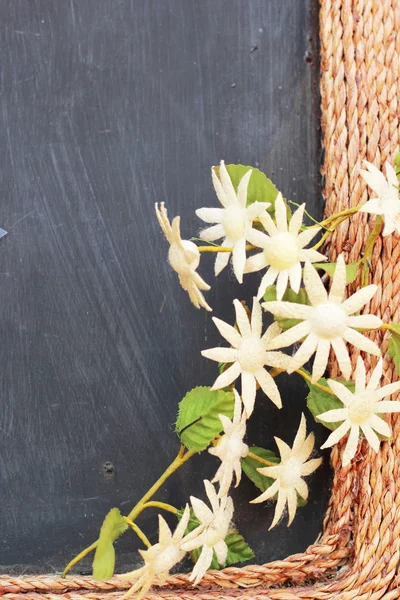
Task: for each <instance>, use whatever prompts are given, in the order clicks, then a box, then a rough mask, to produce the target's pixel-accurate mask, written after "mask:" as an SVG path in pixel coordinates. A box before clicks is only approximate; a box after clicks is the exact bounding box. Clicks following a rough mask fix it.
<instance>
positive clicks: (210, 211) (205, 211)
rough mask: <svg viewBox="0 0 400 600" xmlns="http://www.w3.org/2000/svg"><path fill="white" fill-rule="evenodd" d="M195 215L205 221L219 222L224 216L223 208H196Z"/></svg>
mask: <svg viewBox="0 0 400 600" xmlns="http://www.w3.org/2000/svg"><path fill="white" fill-rule="evenodd" d="M196 215H197V216H198V217H199V219H201V220H202V221H204V222H205V223H221V221H222V219H223V216H224V209H223V208H198V209H197V210H196Z"/></svg>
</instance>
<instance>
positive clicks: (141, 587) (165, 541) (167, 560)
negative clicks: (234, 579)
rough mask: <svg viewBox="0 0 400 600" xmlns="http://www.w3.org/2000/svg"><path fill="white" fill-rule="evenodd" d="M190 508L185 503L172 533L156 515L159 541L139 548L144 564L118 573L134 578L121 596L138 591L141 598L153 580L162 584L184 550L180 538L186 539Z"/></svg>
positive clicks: (127, 577)
mask: <svg viewBox="0 0 400 600" xmlns="http://www.w3.org/2000/svg"><path fill="white" fill-rule="evenodd" d="M189 518H190V510H189V506H188V505H186V508H185V510H184V513H183V515H182V518H181V520H180V522H179V524H178V526H177V528H176V529H175V532H174V533H173V534H172V533H171V530H170V528H169V527H168V525H167V523H166V522H165V520H164V519H163V517H162V516H161V515H158V524H159V525H158V527H159V541H158V544H154V546H151V547H150V548H149V549H148V550H139V552H140V554H141V556H142V558H143V560H144V566H143V567H141V568H140V569H136V570H135V571H131V572H130V573H124V574H123V575H118V577H119V578H120V579H127V580H128V581H131V580H136V581H135V583H134V585H133V586H132V587H131V589H130V590H129V591H128V592H127V593H126V594H124V596H123V598H129V597H130V596H132V594H134V593H136V592H139V594H138V596H137V599H136V600H139V598H143V596H144V595H145V594H146V592H147V591H148V590H149V589H150V587H151V586H152V585H153V583H154V582H157V583H158V584H160V585H162V584H163V583H164V582H165V580H166V578H167V577H168V574H169V572H170V570H171V569H172V567H174V566H175V565H176V564H177V563H178V562H180V561H181V560H182V558H183V557H184V556H185V551H184V550H182V540H184V539H186V538H184V537H183V536H184V535H185V531H186V528H187V526H188V523H189Z"/></svg>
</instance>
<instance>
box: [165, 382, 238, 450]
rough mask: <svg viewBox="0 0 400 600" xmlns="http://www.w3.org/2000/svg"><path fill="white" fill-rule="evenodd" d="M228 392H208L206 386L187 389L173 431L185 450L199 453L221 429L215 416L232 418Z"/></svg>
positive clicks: (231, 396) (232, 402)
mask: <svg viewBox="0 0 400 600" xmlns="http://www.w3.org/2000/svg"><path fill="white" fill-rule="evenodd" d="M234 404H235V398H234V395H233V393H232V392H224V391H223V390H215V391H211V390H210V388H209V387H203V386H200V387H196V388H193V389H192V390H190V392H188V393H187V394H186V396H185V397H184V398H183V400H181V401H180V403H179V412H178V419H177V421H176V432H177V434H178V436H179V438H180V439H181V442H182V444H184V445H185V446H186V448H188V449H189V450H194V451H195V452H201V451H202V450H205V449H206V448H207V446H209V444H210V442H211V441H212V440H213V439H214V438H215V436H216V435H218V434H219V433H220V432H221V431H222V425H221V421H220V420H219V417H218V415H220V414H222V415H226V416H227V417H229V418H230V419H231V418H232V417H233V407H234Z"/></svg>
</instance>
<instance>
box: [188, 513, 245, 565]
mask: <svg viewBox="0 0 400 600" xmlns="http://www.w3.org/2000/svg"><path fill="white" fill-rule="evenodd" d="M182 515H183V509H182V510H179V511H178V512H177V517H178V520H179V521H180V520H181V518H182ZM199 525H200V521H199V520H198V519H197V517H196V515H195V514H194V512H193V509H192V508H191V509H190V520H189V524H188V526H187V528H186V532H185V534H186V535H187V534H188V533H190V532H191V531H193V529H196V527H198V526H199ZM225 543H226V545H227V546H228V556H227V558H226V562H225V563H224V564H223V565H220V564H219V563H218V560H217V556H216V554H215V552H214V555H213V559H212V563H211V565H210V567H209V568H210V569H224V568H225V567H230V566H231V565H235V564H237V563H242V562H246V561H247V560H252V559H253V558H254V552H253V550H252V549H251V548H250V546H249V545H248V544H247V543H246V542H245V540H244V538H243V536H241V535H240V533H239V532H238V531H237V530H236V529H232V530H230V531H229V533H228V535H227V536H226V538H225ZM200 554H201V548H196V550H192V552H190V557H191V559H192V561H193V562H194V563H196V562H197V560H198V558H199V556H200Z"/></svg>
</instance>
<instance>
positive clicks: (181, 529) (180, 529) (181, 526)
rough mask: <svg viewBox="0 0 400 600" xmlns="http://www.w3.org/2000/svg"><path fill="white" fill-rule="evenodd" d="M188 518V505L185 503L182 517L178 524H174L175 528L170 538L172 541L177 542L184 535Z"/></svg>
mask: <svg viewBox="0 0 400 600" xmlns="http://www.w3.org/2000/svg"><path fill="white" fill-rule="evenodd" d="M189 519H190V508H189V505H188V504H186V506H185V510H184V512H183V515H182V518H181V520H180V521H179V523H178V525H177V526H176V529H175V531H174V534H173V536H172V539H173V540H174V542H179V541H181V540H182V538H183V536H184V535H185V531H186V527H187V526H188V523H189Z"/></svg>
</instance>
